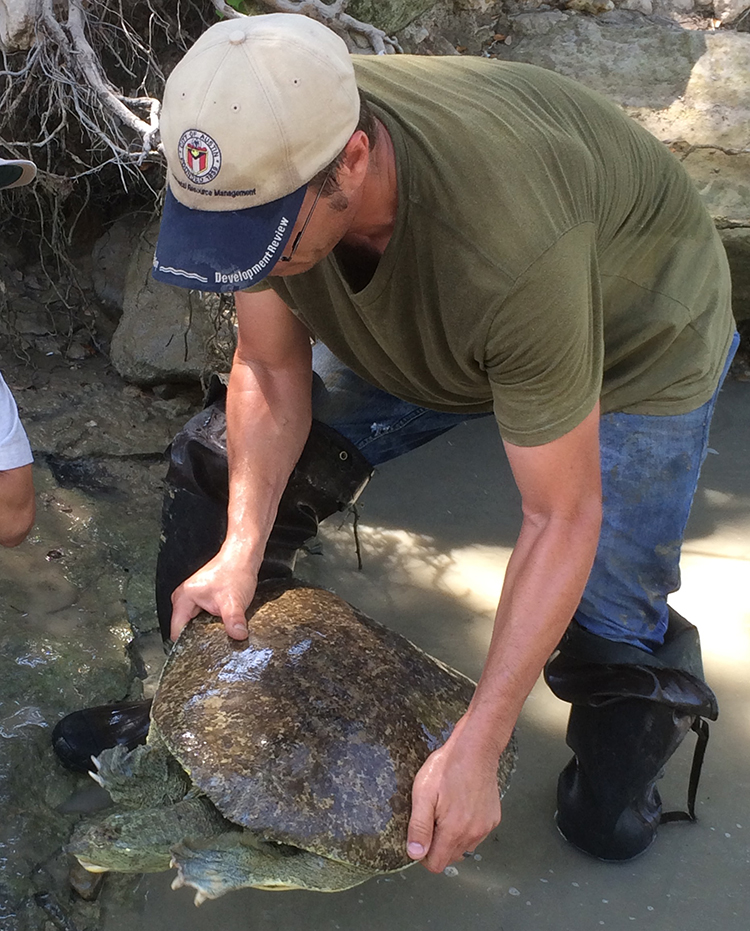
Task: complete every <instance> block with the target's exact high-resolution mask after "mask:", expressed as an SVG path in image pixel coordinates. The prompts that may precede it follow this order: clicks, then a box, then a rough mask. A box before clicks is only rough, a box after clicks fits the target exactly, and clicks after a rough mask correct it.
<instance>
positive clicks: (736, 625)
mask: <svg viewBox="0 0 750 931" xmlns="http://www.w3.org/2000/svg"><path fill="white" fill-rule="evenodd" d="M681 568H682V587H681V588H680V590H679V591H678V592H676V593H675V594H674V595H672V596H670V599H669V601H670V603H671V604H672V605H673V606H674V607H675V608H676V609H677V610H678V611H679V612H680V614H683V615H684V616H685V617H686V618H687V619H688V620H689V621H691V622H692V623H693V624H695V625H696V626H697V627H698V628H699V629H700V634H701V644H702V646H703V652H704V655H705V656H706V658H709V659H711V660H713V661H716V662H719V663H721V664H722V665H725V666H726V667H728V668H729V667H733V668H734V670H735V671H736V672H738V671H739V669H740V668H741V664H744V663H747V661H748V660H750V600H749V599H748V577H750V564H748V562H747V561H746V560H743V559H728V558H726V557H721V556H710V555H704V554H700V553H691V552H690V551H689V550H686V551H684V552H683V555H682V563H681Z"/></svg>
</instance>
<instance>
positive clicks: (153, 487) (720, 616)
mask: <svg viewBox="0 0 750 931" xmlns="http://www.w3.org/2000/svg"><path fill="white" fill-rule="evenodd" d="M139 403H140V402H139ZM749 408H750V385H748V384H740V383H737V382H731V383H729V384H728V385H727V387H726V389H725V391H724V392H723V394H722V396H721V399H720V401H719V408H718V413H717V418H716V424H715V429H714V433H713V435H712V441H711V445H712V448H714V449H715V450H716V451H717V452H718V454H719V455H711V456H709V459H708V461H707V464H706V468H705V474H704V481H703V486H702V491H701V493H700V495H699V498H698V500H697V502H696V507H695V509H694V513H693V516H692V518H691V524H690V532H689V535H688V541H687V544H686V547H685V554H684V559H683V575H684V579H683V589H682V591H681V592H679V593H678V594H677V595H676V596H675V597H674V604H675V606H676V607H677V608H678V610H680V611H681V612H682V613H684V614H685V615H686V616H688V617H689V618H690V619H691V620H693V621H694V622H696V623H698V625H699V626H700V628H701V632H702V636H703V640H704V646H705V652H706V669H707V676H708V678H709V681H710V682H711V684H712V685H713V686H714V688H715V690H716V692H717V694H718V696H719V702H720V705H721V717H720V720H719V722H718V723H717V724H716V725H713V726H712V738H711V743H710V745H709V753H708V756H707V758H706V764H705V767H704V772H703V780H702V783H701V788H700V792H699V806H698V810H699V815H700V820H699V822H698V823H697V824H695V825H680V824H676V825H671V826H668V827H665V828H664V829H662V831H661V832H660V835H659V837H658V840H657V843H656V845H655V847H654V848H653V849H652V850H651V851H650V852H649V853H648V854H647V855H646V856H644V857H643V858H641V859H639V860H637V861H635V862H633V863H629V864H619V865H611V864H603V863H598V862H595V861H591V860H589V859H588V858H586V857H584V856H583V855H579V854H578V853H577V852H576V851H575V850H572V849H571V848H570V847H569V846H568V845H566V844H565V843H564V841H563V840H562V839H561V838H560V836H559V835H558V833H557V831H556V829H555V827H554V822H553V817H552V816H553V813H554V806H555V803H554V787H555V780H556V774H557V773H558V772H559V770H560V769H561V767H562V766H563V765H564V764H565V762H566V761H567V759H568V756H569V751H568V750H567V748H566V747H565V744H564V729H565V719H566V706H564V705H563V704H562V703H560V702H558V701H557V700H556V699H554V698H553V697H552V696H551V695H550V694H549V693H548V692H547V691H546V689H545V688H544V686H543V685H541V684H540V685H538V686H537V687H536V688H535V690H534V692H533V693H532V695H531V697H530V698H529V700H528V702H527V704H526V707H525V709H524V713H523V716H522V719H521V722H520V725H519V743H520V760H519V766H518V770H517V772H516V774H515V776H514V778H513V782H512V785H511V788H510V790H509V792H508V795H507V796H506V801H505V803H504V820H503V823H502V825H501V826H500V828H499V829H498V831H497V832H495V834H494V835H493V836H492V837H491V838H490V839H488V840H487V841H486V842H485V843H484V844H483V845H482V846H481V847H480V848H479V851H478V853H479V855H480V856H481V859H477V860H475V859H471V860H466V861H464V862H462V863H460V864H457V865H456V867H455V873H454V874H453V875H441V876H432V875H431V874H429V873H427V871H425V870H424V869H422V868H421V867H418V866H417V867H414V868H412V869H409V870H408V871H406V872H405V873H402V874H399V875H397V876H394V877H381V878H380V879H377V880H374V881H371V882H369V883H367V884H365V885H363V886H360V887H357V888H355V889H353V890H350V891H349V892H345V893H339V894H335V895H324V894H313V893H305V892H293V893H268V892H263V891H258V890H242V891H240V892H237V893H234V894H231V895H228V896H225V897H224V898H223V899H220V900H218V901H216V902H208V903H206V904H204V905H203V906H202V907H201V908H200V909H196V908H195V907H194V906H193V904H192V896H191V893H190V891H189V890H186V889H182V890H178V891H176V892H175V891H172V890H171V889H170V888H169V884H170V881H171V875H170V874H158V875H152V876H147V877H137V876H135V877H127V876H115V875H110V876H107V877H106V879H105V881H104V884H103V887H102V891H101V893H100V894H99V897H98V899H97V900H96V901H95V902H93V903H86V902H83V901H81V900H79V899H78V898H77V897H76V896H74V895H73V894H72V893H71V892H70V891H69V887H68V884H67V872H68V868H69V863H68V861H67V858H66V857H65V856H64V855H63V854H62V853H61V846H62V844H63V843H64V842H65V840H66V838H67V836H68V833H69V831H70V829H71V827H72V825H73V824H74V823H75V822H76V820H77V819H78V818H79V817H81V811H86V810H93V809H94V808H95V807H96V806H97V805H98V804H100V803H101V797H100V796H99V798H98V799H97V798H96V794H95V793H94V794H93V795H91V796H88V795H87V794H86V793H87V791H88V790H89V787H88V782H87V780H86V779H85V778H82V779H78V778H76V777H73V776H70V775H69V774H67V773H65V771H63V770H62V769H61V768H60V767H59V766H58V765H57V764H56V762H55V760H54V757H53V755H52V753H51V751H50V749H49V746H48V742H49V733H50V730H51V727H52V726H53V725H54V723H55V721H56V720H57V719H58V718H59V716H60V715H62V714H63V713H66V712H67V711H70V710H72V709H74V708H77V707H81V706H83V705H86V704H90V703H92V702H97V701H104V700H112V699H117V698H122V697H124V696H125V695H126V694H129V693H130V694H132V693H133V692H137V690H138V688H139V687H140V682H139V680H137V679H134V678H133V673H134V668H133V664H132V663H131V652H130V651H131V641H132V639H133V634H134V631H135V632H137V633H138V635H139V637H138V640H137V641H136V642H137V643H139V644H149V645H150V649H151V652H150V656H151V660H150V662H151V663H152V666H153V663H154V662H158V659H157V660H154V655H155V654H154V651H153V649H152V648H153V635H149V633H148V632H149V631H153V630H154V628H155V617H154V614H153V606H152V595H151V584H152V574H153V562H154V558H155V553H156V546H157V540H158V528H159V511H160V496H161V489H160V482H161V478H162V475H163V465H162V464H161V463H160V462H159V461H158V457H157V456H156V454H155V453H154V458H153V459H148V458H146V459H144V460H142V461H133V460H130V459H122V458H118V457H110V458H108V459H102V460H101V461H100V463H99V464H100V466H101V469H100V470H99V471H96V476H97V482H98V484H97V483H94V482H92V479H91V476H92V474H94V473H93V472H92V470H90V469H89V470H88V471H86V470H79V473H78V474H79V475H82V476H83V478H84V479H85V481H84V486H85V487H76V486H75V485H73V486H71V487H61V486H60V484H59V481H58V479H59V477H60V472H59V470H58V473H57V474H58V478H55V475H54V474H53V472H52V471H50V470H49V469H48V468H47V467H46V466H44V464H43V463H40V464H39V467H38V471H37V484H38V490H39V498H40V509H39V520H38V524H37V527H36V528H35V530H34V533H33V534H32V536H31V538H30V539H29V541H27V542H26V543H24V544H23V545H22V546H21V547H20V548H18V549H17V550H14V551H9V552H2V553H0V866H2V877H1V878H0V925H1V926H2V928H3V931H6V929H7V931H27V929H28V931H42V929H43V931H51V928H52V927H63V926H64V925H62V924H60V922H61V920H62V919H61V918H60V915H63V916H65V920H66V921H69V922H72V924H71V925H70V928H78V929H79V931H85V929H97V931H136V929H139V931H152V929H153V931H162V929H164V928H171V927H180V928H184V929H185V931H191V929H196V931H198V929H200V931H204V929H205V927H206V925H207V923H211V924H221V926H222V927H223V928H225V929H226V931H239V929H245V928H252V929H253V931H264V929H268V931H270V929H274V931H276V929H278V928H287V927H288V928H294V929H299V931H307V929H310V931H313V929H315V931H319V929H328V928H330V929H336V928H341V929H347V931H349V929H370V928H381V927H392V928H404V929H406V928H409V929H412V928H418V929H428V928H430V929H432V928H435V929H446V931H447V929H449V928H450V929H455V928H464V927H471V928H476V929H480V931H484V929H487V931H490V929H491V931H499V929H504V931H569V929H570V931H573V929H576V931H578V929H592V931H595V929H599V928H605V929H615V931H620V929H625V928H629V929H631V928H633V927H634V926H635V927H638V926H639V925H643V926H645V927H649V928H651V929H658V931H671V929H675V931H677V929H679V931H692V929H696V931H697V929H701V931H705V929H713V928H716V929H722V931H724V929H728V931H740V929H742V931H744V929H745V928H746V927H747V926H748V923H749V922H750V889H749V888H748V876H749V875H750V872H749V871H748V866H749V865H750V845H749V841H748V839H749V838H750V779H749V776H748V768H747V749H748V739H749V738H750V718H748V713H747V708H748V707H750V702H749V699H750V684H748V677H747V674H746V670H747V662H748V660H749V659H750V616H749V615H748V598H747V589H748V584H747V578H748V573H747V566H748V562H750V487H749V484H750V483H749V480H748V471H747V468H748V467H747V463H748V462H749V461H750V426H749V425H748V421H749V420H750V418H748V414H747V411H748V409H749ZM160 429H161V427H160ZM69 475H70V473H69V474H68V478H66V481H69ZM517 527H518V501H517V496H516V494H515V491H514V489H513V485H512V481H511V479H510V476H509V473H508V469H507V465H506V464H505V462H504V459H503V457H502V454H501V451H500V446H499V443H498V441H497V437H496V436H495V433H494V429H493V427H492V424H490V423H488V422H478V423H474V424H471V425H469V426H467V427H462V428H458V429H457V430H456V431H453V432H452V433H450V434H447V435H446V436H444V437H442V438H441V439H440V440H438V441H436V442H434V443H433V444H431V445H430V446H428V447H426V448H424V449H422V450H418V451H417V452H415V453H413V454H411V455H410V456H409V457H406V458H405V459H403V460H400V461H397V462H394V463H391V464H388V465H386V466H384V467H382V468H381V469H379V470H378V475H377V476H376V477H375V479H374V481H373V482H372V484H371V487H370V488H369V489H368V491H367V493H366V495H365V497H364V500H363V502H362V508H361V521H360V541H361V546H362V551H363V559H364V568H363V571H362V572H358V571H357V569H356V556H355V550H354V542H353V536H352V528H351V525H350V524H349V523H347V522H346V521H343V520H339V519H337V518H332V519H331V520H330V521H329V522H328V525H327V526H326V527H325V528H324V531H323V532H322V534H321V546H320V549H321V550H322V554H321V555H306V556H304V557H303V559H302V560H301V565H300V572H301V574H302V575H303V576H305V577H307V578H308V579H310V580H311V581H316V582H319V583H321V584H324V585H327V586H329V587H332V588H334V589H335V590H336V591H337V592H338V593H339V594H341V595H342V596H343V597H345V598H347V599H348V600H350V601H352V602H354V603H355V604H357V606H358V607H360V608H361V609H362V610H364V611H365V612H367V613H368V614H370V615H371V616H373V617H375V618H376V619H378V620H380V621H383V622H385V623H388V624H390V625H391V626H393V627H394V628H395V629H397V630H399V631H400V632H401V633H404V634H405V635H406V636H408V637H409V638H410V639H412V640H414V641H415V642H417V643H418V644H419V645H420V646H421V647H423V648H424V649H426V650H428V651H429V652H431V653H433V654H434V655H436V656H438V657H439V658H441V659H443V660H445V661H446V662H448V663H450V664H451V665H454V666H456V667H457V668H459V669H461V670H462V671H464V672H466V673H467V674H468V675H471V676H473V677H475V678H476V677H477V676H478V674H479V672H480V670H481V664H482V659H483V656H484V651H485V650H486V646H487V643H488V640H489V636H490V630H491V623H492V616H493V608H494V604H495V602H496V599H497V595H498V593H499V588H500V584H501V577H502V571H503V568H504V565H505V561H506V560H507V557H508V554H509V552H510V546H511V545H512V541H513V539H514V535H515V533H516V531H517ZM149 637H151V639H150V640H149ZM146 653H148V650H147V651H146ZM141 671H143V670H141ZM152 671H153V669H152ZM690 750H691V747H689V746H688V745H687V741H686V744H685V745H684V746H683V747H682V748H681V749H680V752H679V754H678V756H677V758H676V759H675V761H674V762H673V763H672V764H670V766H669V767H668V772H667V775H666V777H665V779H664V782H663V795H664V800H665V805H666V806H667V807H680V806H682V805H683V804H684V798H685V792H686V785H687V773H688V769H689V763H690ZM81 792H83V794H82V795H81V794H80V793H81ZM76 793H78V794H76ZM35 896H37V898H35ZM50 896H52V897H53V898H50ZM40 897H41V898H40ZM45 897H46V898H45ZM56 907H59V909H60V910H61V911H60V912H56V911H55V908H56ZM56 916H57V917H56Z"/></svg>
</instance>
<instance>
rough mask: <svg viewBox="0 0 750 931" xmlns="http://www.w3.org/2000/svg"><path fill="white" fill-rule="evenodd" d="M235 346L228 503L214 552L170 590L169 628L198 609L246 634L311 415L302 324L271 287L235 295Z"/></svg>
mask: <svg viewBox="0 0 750 931" xmlns="http://www.w3.org/2000/svg"><path fill="white" fill-rule="evenodd" d="M235 300H236V306H237V323H238V340H237V352H236V354H235V357H234V362H233V365H232V373H231V377H230V380H229V388H228V391H227V447H228V458H229V511H228V527H227V536H226V540H225V542H224V545H223V546H222V548H221V550H220V551H219V553H218V554H217V555H216V556H215V557H214V559H212V560H211V561H210V562H209V563H207V565H205V566H204V567H203V568H202V569H200V570H199V571H198V572H196V573H195V574H194V575H192V576H191V577H190V578H189V579H187V580H186V581H185V582H184V583H183V584H182V585H181V586H180V587H179V588H178V589H177V590H176V591H175V593H174V595H173V596H172V604H173V613H172V636H173V637H175V636H177V634H178V633H179V631H180V630H181V629H182V628H183V627H184V626H185V624H186V623H187V622H188V620H189V619H190V618H191V617H194V616H195V615H196V614H197V613H198V611H199V610H201V609H203V610H206V611H209V612H210V613H212V614H216V615H219V616H221V617H222V619H223V620H224V624H225V625H226V627H227V632H228V633H229V634H230V636H232V637H235V638H236V639H242V638H243V637H245V636H246V635H247V625H246V623H245V610H246V608H247V606H248V605H249V603H250V601H251V600H252V597H253V594H254V592H255V586H256V582H257V574H258V570H259V568H260V564H261V561H262V559H263V552H264V549H265V545H266V541H267V539H268V535H269V533H270V531H271V528H272V526H273V522H274V519H275V517H276V510H277V507H278V503H279V499H280V497H281V494H282V492H283V491H284V488H285V486H286V483H287V480H288V478H289V475H290V473H291V471H292V469H293V468H294V465H295V463H296V462H297V459H298V458H299V456H300V453H301V452H302V447H303V446H304V444H305V441H306V439H307V435H308V433H309V431H310V422H311V379H312V363H311V349H310V337H309V334H308V331H307V329H306V328H305V327H304V326H303V324H302V323H300V321H299V320H298V319H297V318H296V317H295V316H294V314H292V312H291V311H290V310H289V308H288V307H287V306H286V305H285V304H284V303H283V301H282V300H281V299H280V298H279V297H277V295H276V293H275V292H274V291H270V290H268V291H262V292H260V293H257V294H248V293H244V292H240V293H238V294H237V295H236V298H235Z"/></svg>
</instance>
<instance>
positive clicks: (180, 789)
mask: <svg viewBox="0 0 750 931" xmlns="http://www.w3.org/2000/svg"><path fill="white" fill-rule="evenodd" d="M91 762H92V766H93V767H95V768H94V769H93V770H92V772H90V773H89V775H90V776H91V778H92V779H93V780H94V781H95V782H97V783H98V784H99V785H100V786H101V787H102V788H103V789H106V790H107V792H109V794H110V795H111V797H112V801H113V802H115V803H116V804H117V805H119V806H121V807H122V808H126V809H129V810H133V811H137V810H139V809H142V808H151V807H155V806H157V805H168V804H171V803H173V802H178V801H179V800H180V799H181V798H183V797H184V796H185V794H186V792H187V791H188V787H189V783H188V779H187V776H186V775H185V773H184V771H183V770H182V768H181V767H180V765H179V763H177V761H176V760H175V759H174V758H173V757H171V756H170V754H169V752H168V751H167V749H166V747H164V745H163V744H160V743H156V744H152V743H149V744H147V745H146V746H145V747H136V748H135V749H134V750H128V749H127V747H122V746H117V747H112V749H110V750H103V751H102V752H101V753H100V754H99V756H95V757H92V758H91Z"/></svg>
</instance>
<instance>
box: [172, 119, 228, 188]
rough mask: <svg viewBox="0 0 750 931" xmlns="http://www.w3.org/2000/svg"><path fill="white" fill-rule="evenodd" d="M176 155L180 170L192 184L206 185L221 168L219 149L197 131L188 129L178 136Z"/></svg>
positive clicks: (212, 141) (208, 137)
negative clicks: (178, 159) (180, 166)
mask: <svg viewBox="0 0 750 931" xmlns="http://www.w3.org/2000/svg"><path fill="white" fill-rule="evenodd" d="M177 154H178V155H179V158H180V164H181V165H182V170H183V171H184V172H185V174H186V175H187V176H188V178H190V180H191V181H192V182H193V183H194V184H208V182H209V181H213V179H214V178H215V177H216V175H218V173H219V169H220V168H221V149H219V147H218V145H217V144H216V141H215V140H214V139H212V138H211V136H209V135H208V133H204V132H201V131H200V130H199V129H188V130H187V132H184V133H183V134H182V135H181V136H180V141H179V142H178V143H177Z"/></svg>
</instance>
